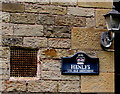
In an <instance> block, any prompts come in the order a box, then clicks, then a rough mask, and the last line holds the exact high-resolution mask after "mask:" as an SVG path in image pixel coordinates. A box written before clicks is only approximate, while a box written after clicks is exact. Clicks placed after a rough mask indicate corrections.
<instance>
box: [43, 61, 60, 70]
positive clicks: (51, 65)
mask: <svg viewBox="0 0 120 94" xmlns="http://www.w3.org/2000/svg"><path fill="white" fill-rule="evenodd" d="M41 62H42V67H41V68H42V70H43V71H54V70H60V67H61V66H60V65H61V64H60V60H52V59H43V60H42V61H41Z"/></svg>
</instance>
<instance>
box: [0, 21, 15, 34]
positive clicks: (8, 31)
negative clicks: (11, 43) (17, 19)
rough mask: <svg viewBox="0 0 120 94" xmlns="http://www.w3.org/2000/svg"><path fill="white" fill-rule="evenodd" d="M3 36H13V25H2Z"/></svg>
mask: <svg viewBox="0 0 120 94" xmlns="http://www.w3.org/2000/svg"><path fill="white" fill-rule="evenodd" d="M2 35H13V24H9V23H2Z"/></svg>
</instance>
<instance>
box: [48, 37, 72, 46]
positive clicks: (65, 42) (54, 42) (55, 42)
mask: <svg viewBox="0 0 120 94" xmlns="http://www.w3.org/2000/svg"><path fill="white" fill-rule="evenodd" d="M48 46H49V47H53V48H70V46H71V41H70V39H60V38H49V39H48Z"/></svg>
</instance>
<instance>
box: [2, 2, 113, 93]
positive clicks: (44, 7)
mask: <svg viewBox="0 0 120 94" xmlns="http://www.w3.org/2000/svg"><path fill="white" fill-rule="evenodd" d="M60 1H61V0H60ZM60 1H58V0H3V1H2V9H1V11H2V12H1V14H2V16H1V17H2V22H1V24H2V25H1V29H2V31H1V32H2V33H0V91H1V92H3V93H4V94H8V93H9V92H10V94H14V93H15V94H19V93H20V92H21V93H20V94H22V92H23V93H25V94H26V93H33V92H34V93H39V94H42V93H40V92H79V94H80V93H101V92H109V93H112V92H114V61H113V60H114V57H113V52H105V51H103V50H102V48H101V47H100V34H101V32H104V31H107V29H106V25H105V20H104V17H103V15H104V14H106V13H107V12H108V11H110V10H111V7H112V2H81V0H68V1H64V0H62V1H61V2H60ZM10 46H22V47H31V48H39V53H38V56H39V57H40V62H41V64H40V73H39V74H38V77H39V80H38V79H37V80H36V79H32V78H26V79H24V80H19V78H18V80H10ZM80 51H84V52H86V53H87V54H89V55H91V56H94V57H98V58H99V59H100V74H99V75H92V76H91V75H81V76H78V75H61V72H60V65H61V64H60V60H61V57H66V56H72V55H74V54H75V53H76V52H80ZM28 79H31V80H28ZM11 92H12V93H11ZM16 92H19V93H16ZM45 94H48V93H45Z"/></svg>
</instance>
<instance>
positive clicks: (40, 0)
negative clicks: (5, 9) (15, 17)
mask: <svg viewBox="0 0 120 94" xmlns="http://www.w3.org/2000/svg"><path fill="white" fill-rule="evenodd" d="M3 2H6V3H7V2H13V3H14V2H19V3H21V2H22V3H23V2H26V3H39V4H49V0H5V1H3Z"/></svg>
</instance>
